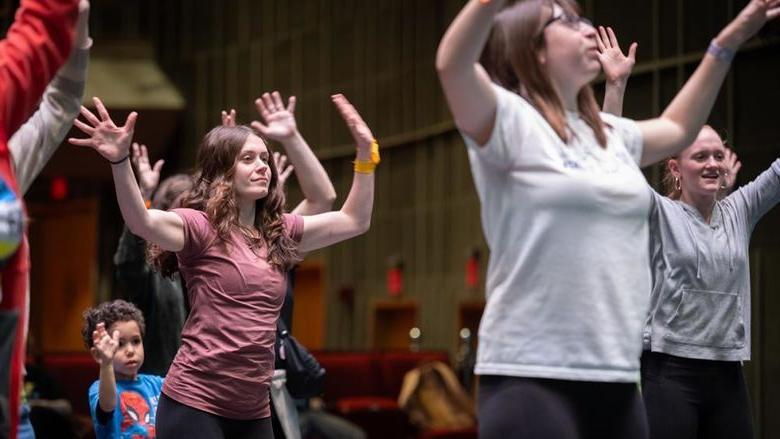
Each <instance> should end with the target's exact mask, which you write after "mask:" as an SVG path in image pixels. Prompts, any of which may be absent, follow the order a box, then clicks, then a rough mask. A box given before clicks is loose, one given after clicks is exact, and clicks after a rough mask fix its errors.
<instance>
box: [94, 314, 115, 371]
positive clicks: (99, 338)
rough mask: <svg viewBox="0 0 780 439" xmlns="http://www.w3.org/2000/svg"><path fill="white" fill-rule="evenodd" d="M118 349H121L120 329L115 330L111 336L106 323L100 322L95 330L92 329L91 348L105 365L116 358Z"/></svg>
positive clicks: (98, 359) (97, 358)
mask: <svg viewBox="0 0 780 439" xmlns="http://www.w3.org/2000/svg"><path fill="white" fill-rule="evenodd" d="M117 349H119V331H114V333H113V334H112V335H111V336H109V335H108V332H107V331H106V324H105V323H103V322H100V323H98V324H97V327H96V328H95V330H94V331H92V348H91V349H90V352H91V353H92V356H93V357H95V359H96V360H97V361H98V362H99V363H100V364H101V365H103V364H106V362H109V363H110V362H112V361H113V360H114V355H115V354H116V351H117Z"/></svg>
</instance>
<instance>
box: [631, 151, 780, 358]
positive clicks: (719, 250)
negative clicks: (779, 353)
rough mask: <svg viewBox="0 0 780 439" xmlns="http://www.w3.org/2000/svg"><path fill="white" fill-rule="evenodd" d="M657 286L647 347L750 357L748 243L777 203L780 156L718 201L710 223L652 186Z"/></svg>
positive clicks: (675, 352) (677, 352)
mask: <svg viewBox="0 0 780 439" xmlns="http://www.w3.org/2000/svg"><path fill="white" fill-rule="evenodd" d="M653 194H654V196H653V207H652V210H651V214H650V258H651V267H652V270H653V289H652V293H651V296H650V310H649V313H648V316H647V321H646V324H645V330H644V337H643V338H644V340H643V341H644V349H645V350H651V351H653V352H663V353H666V354H670V355H675V356H680V357H686V358H697V359H706V360H724V361H742V360H749V359H750V267H749V261H748V245H749V243H750V235H751V233H752V232H753V227H754V226H755V225H756V223H757V222H758V220H759V219H760V218H761V217H762V216H763V215H764V214H765V213H766V212H767V211H769V209H771V208H772V207H773V206H774V205H775V204H777V202H778V201H780V160H776V161H775V162H774V163H772V166H770V167H769V169H767V170H766V171H764V172H763V173H762V174H761V175H759V176H758V178H756V179H755V180H754V181H752V182H750V183H749V184H747V185H745V186H743V187H741V188H739V189H738V190H736V191H735V192H734V193H732V194H731V195H729V196H728V197H726V198H725V199H723V200H721V201H718V202H717V204H716V205H715V208H714V209H713V212H712V218H711V220H710V223H709V224H708V223H706V222H705V221H704V218H703V217H702V216H701V214H700V213H699V212H698V211H697V210H696V209H695V208H694V207H692V206H689V205H687V204H685V203H683V202H681V201H675V200H672V199H669V198H667V197H665V196H662V195H659V194H658V193H656V192H655V191H653Z"/></svg>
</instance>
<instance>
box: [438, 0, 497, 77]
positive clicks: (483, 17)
mask: <svg viewBox="0 0 780 439" xmlns="http://www.w3.org/2000/svg"><path fill="white" fill-rule="evenodd" d="M503 5H504V0H493V1H491V2H488V3H481V2H480V1H479V0H471V1H470V2H469V3H468V4H467V5H466V6H464V7H463V9H462V10H461V11H460V13H459V14H458V16H457V17H455V20H454V21H453V22H452V24H450V27H449V28H448V29H447V32H446V33H445V34H444V37H443V38H442V40H441V43H440V44H439V49H438V51H437V53H436V68H437V70H439V74H440V75H444V74H446V73H448V72H458V71H470V70H473V69H474V64H475V63H476V62H477V61H478V60H479V56H480V54H481V53H482V48H483V47H484V46H485V42H486V41H487V39H488V35H490V28H491V26H492V24H493V16H494V15H495V14H496V12H498V11H499V10H501V7H502V6H503Z"/></svg>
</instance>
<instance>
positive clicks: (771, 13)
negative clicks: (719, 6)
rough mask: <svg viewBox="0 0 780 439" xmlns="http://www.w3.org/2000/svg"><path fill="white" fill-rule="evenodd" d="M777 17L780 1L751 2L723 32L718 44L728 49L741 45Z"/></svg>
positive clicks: (753, 0) (755, 0) (779, 14)
mask: <svg viewBox="0 0 780 439" xmlns="http://www.w3.org/2000/svg"><path fill="white" fill-rule="evenodd" d="M777 17H780V0H751V1H750V3H748V4H747V6H745V7H744V8H743V9H742V10H741V11H740V12H739V15H737V17H736V18H734V20H732V22H731V23H729V24H728V26H726V28H725V29H723V31H721V33H720V35H718V38H717V40H718V43H719V44H721V46H727V47H731V46H732V45H734V44H736V45H741V44H742V43H744V42H745V41H747V40H749V39H750V38H751V37H753V35H755V34H756V33H758V31H759V30H761V28H762V27H763V26H764V25H765V24H766V23H767V22H768V21H771V20H774V19H775V18H777ZM732 48H733V47H732Z"/></svg>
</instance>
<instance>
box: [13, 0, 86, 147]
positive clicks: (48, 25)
mask: <svg viewBox="0 0 780 439" xmlns="http://www.w3.org/2000/svg"><path fill="white" fill-rule="evenodd" d="M78 3H79V0H22V2H21V5H20V7H19V9H18V11H17V13H16V18H15V20H14V23H13V24H12V25H11V28H10V29H9V30H8V34H7V35H6V38H5V40H3V41H0V126H1V129H2V132H3V134H4V135H5V136H7V137H10V136H11V135H12V134H13V133H14V132H16V130H17V129H19V127H20V126H21V124H22V123H24V121H26V120H27V119H28V118H29V117H30V115H31V114H32V112H33V111H34V110H35V108H36V106H37V105H38V101H39V100H40V98H41V95H42V94H43V91H44V90H45V89H46V86H47V85H48V84H49V81H51V79H52V78H53V77H54V75H55V74H56V73H57V70H59V68H60V66H62V64H64V63H65V61H66V60H67V58H68V54H69V53H70V49H71V47H72V46H73V37H74V30H75V29H74V28H75V24H76V18H77V17H78ZM5 140H6V139H3V141H2V142H0V144H2V146H0V149H5V148H7V145H6V144H5V143H6V142H5Z"/></svg>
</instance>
